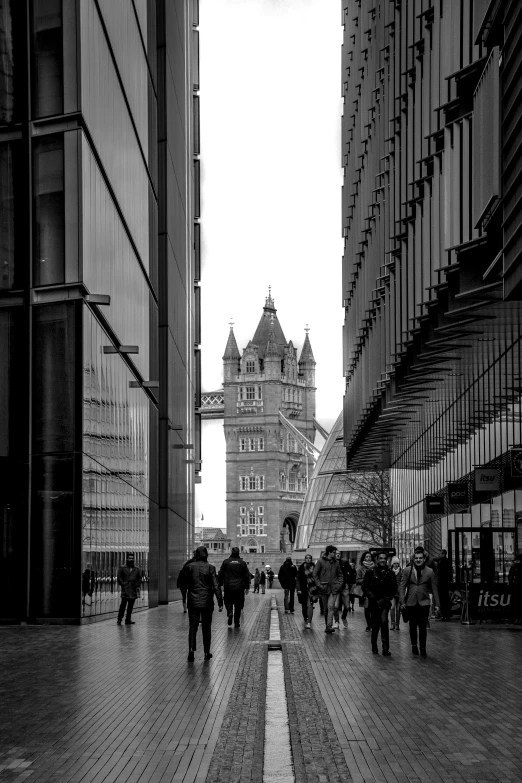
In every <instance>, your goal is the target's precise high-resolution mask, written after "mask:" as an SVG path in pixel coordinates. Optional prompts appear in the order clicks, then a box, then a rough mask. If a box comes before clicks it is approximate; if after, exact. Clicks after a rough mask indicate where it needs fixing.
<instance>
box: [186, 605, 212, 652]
mask: <svg viewBox="0 0 522 783" xmlns="http://www.w3.org/2000/svg"><path fill="white" fill-rule="evenodd" d="M213 611H214V607H213V606H212V607H211V608H210V609H194V608H192V609H191V608H190V607H189V610H188V615H189V649H191V650H195V649H196V637H197V634H198V625H199V623H201V632H202V634H203V650H204V651H205V652H206V653H208V652H210V641H211V639H212V612H213Z"/></svg>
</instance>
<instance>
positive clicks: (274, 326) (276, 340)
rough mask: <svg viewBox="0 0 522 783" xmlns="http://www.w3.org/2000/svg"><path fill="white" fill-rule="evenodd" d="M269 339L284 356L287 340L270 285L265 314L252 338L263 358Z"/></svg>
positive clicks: (264, 309) (264, 308)
mask: <svg viewBox="0 0 522 783" xmlns="http://www.w3.org/2000/svg"><path fill="white" fill-rule="evenodd" d="M272 333H273V334H272ZM269 339H270V340H271V342H272V343H273V344H274V346H275V347H276V349H277V351H278V353H279V354H280V355H281V356H282V355H283V353H284V348H285V347H286V345H287V342H286V338H285V336H284V334H283V330H282V328H281V324H280V323H279V320H278V318H277V310H276V309H275V305H274V300H273V299H272V291H271V288H270V287H269V288H268V296H267V297H266V299H265V306H264V307H263V315H262V316H261V320H260V321H259V324H258V326H257V329H256V333H255V334H254V336H253V338H252V342H253V343H254V345H257V346H258V347H259V355H260V357H261V358H263V357H264V355H265V353H266V349H267V346H268V341H269Z"/></svg>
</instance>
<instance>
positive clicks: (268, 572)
mask: <svg viewBox="0 0 522 783" xmlns="http://www.w3.org/2000/svg"><path fill="white" fill-rule="evenodd" d="M274 576H275V574H274V572H273V571H272V569H271V568H270V566H267V567H266V578H267V579H268V589H269V590H271V589H272V585H273V584H274Z"/></svg>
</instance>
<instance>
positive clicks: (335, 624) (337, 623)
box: [332, 620, 339, 630]
mask: <svg viewBox="0 0 522 783" xmlns="http://www.w3.org/2000/svg"><path fill="white" fill-rule="evenodd" d="M332 628H337V630H339V621H338V620H337V621H336V622H335V623H334V624H333V626H332Z"/></svg>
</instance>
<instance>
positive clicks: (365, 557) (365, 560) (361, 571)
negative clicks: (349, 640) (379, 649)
mask: <svg viewBox="0 0 522 783" xmlns="http://www.w3.org/2000/svg"><path fill="white" fill-rule="evenodd" d="M373 566H374V562H373V558H372V556H371V554H370V553H369V552H368V551H367V552H363V553H362V555H361V559H360V561H359V566H358V568H357V578H356V580H355V588H354V593H355V595H356V596H357V597H358V598H359V606H362V607H363V608H364V618H365V620H366V630H367V631H371V630H372V618H371V616H370V608H369V602H368V598H367V597H366V596H365V595H364V593H363V589H362V583H363V581H364V576H365V574H366V572H367V571H368V569H371V568H373Z"/></svg>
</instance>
